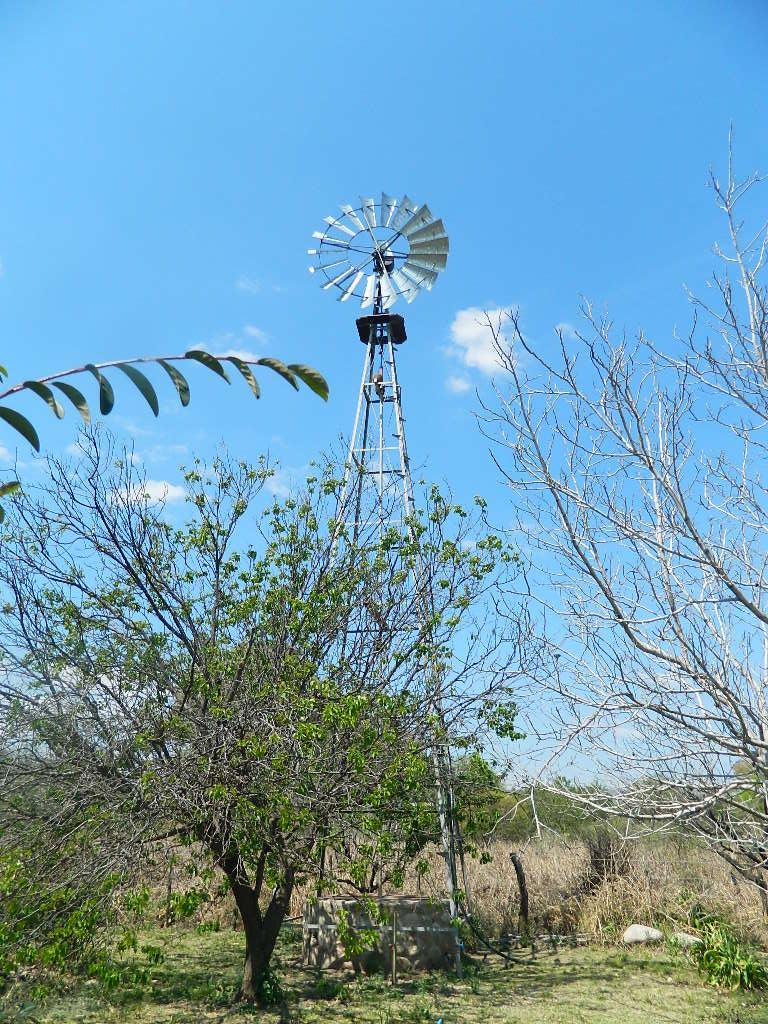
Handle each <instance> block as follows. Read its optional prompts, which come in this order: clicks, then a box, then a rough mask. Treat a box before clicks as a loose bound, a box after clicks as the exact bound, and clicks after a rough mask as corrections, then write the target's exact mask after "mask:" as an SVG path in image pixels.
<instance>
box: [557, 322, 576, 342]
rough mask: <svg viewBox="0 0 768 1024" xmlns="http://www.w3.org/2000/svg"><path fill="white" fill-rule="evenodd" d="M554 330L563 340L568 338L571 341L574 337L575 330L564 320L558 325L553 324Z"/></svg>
mask: <svg viewBox="0 0 768 1024" xmlns="http://www.w3.org/2000/svg"><path fill="white" fill-rule="evenodd" d="M555 330H556V331H557V333H558V334H562V335H563V337H564V338H570V339H571V340H573V339H574V338H575V337H576V328H575V327H574V326H573V324H569V323H568V322H567V321H565V320H562V321H561V322H560V323H559V324H555Z"/></svg>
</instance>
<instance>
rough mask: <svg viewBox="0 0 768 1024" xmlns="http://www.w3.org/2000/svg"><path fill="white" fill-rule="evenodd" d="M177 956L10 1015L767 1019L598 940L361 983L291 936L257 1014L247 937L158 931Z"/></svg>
mask: <svg viewBox="0 0 768 1024" xmlns="http://www.w3.org/2000/svg"><path fill="white" fill-rule="evenodd" d="M150 938H151V942H152V943H153V944H154V945H160V946H163V947H164V949H165V953H166V959H165V961H164V962H163V963H161V964H158V965H157V966H156V967H155V968H153V970H152V978H151V981H150V983H149V984H147V985H146V986H142V987H139V986H136V987H133V988H128V989H123V990H120V991H113V992H111V993H105V992H103V991H102V990H101V989H100V988H99V986H98V985H97V984H95V983H94V982H88V981H85V982H84V981H82V980H71V981H70V982H68V983H67V982H65V981H61V980H59V981H56V982H52V983H51V984H50V986H49V988H48V990H47V992H44V993H43V992H42V991H38V993H37V994H35V993H33V992H32V991H31V988H30V985H31V981H27V982H26V987H25V988H24V987H21V986H17V987H16V988H15V989H14V990H12V991H11V992H9V993H7V994H6V999H5V1003H4V1005H3V1007H2V1009H0V1020H2V1021H5V1022H14V1024H21V1022H26V1024H65V1022H66V1024H74V1022H77V1024H105V1022H113V1021H114V1022H115V1024H128V1022H131V1024H134V1022H135V1024H198V1022H201V1024H202V1022H216V1024H246V1022H247V1021H253V1020H260V1021H264V1024H279V1022H280V1024H282V1022H294V1024H320V1022H323V1024H342V1022H343V1024H352V1022H361V1024H428V1022H430V1021H431V1022H434V1021H436V1020H437V1018H438V1017H439V1016H442V1017H443V1020H444V1021H445V1024H592V1022H594V1024H768V999H766V996H765V994H763V995H760V994H759V993H758V994H744V993H724V992H718V991H715V990H713V989H711V988H708V987H707V986H706V985H704V983H703V982H702V981H701V979H700V978H699V977H698V976H697V975H696V973H695V971H694V970H693V968H692V967H691V966H690V965H689V964H688V963H687V961H686V960H685V959H684V958H683V957H682V956H681V955H679V954H674V953H672V952H669V951H666V950H659V951H653V952H652V951H649V950H638V951H634V950H632V951H627V952H623V951H620V950H616V949H610V948H601V947H591V948H580V949H562V950H560V951H557V952H553V951H543V952H539V953H537V955H536V957H535V959H534V960H532V961H531V962H529V963H525V964H519V965H518V964H515V965H510V966H505V965H503V964H501V963H500V962H499V961H498V960H494V961H491V960H489V961H488V962H487V963H486V964H483V963H482V962H480V961H478V962H476V963H475V964H474V965H471V966H470V968H469V970H468V973H467V977H466V978H465V979H464V980H463V981H461V982H459V981H457V980H456V979H455V978H452V977H450V976H447V975H425V976H421V977H411V978H405V979H403V980H402V982H401V983H400V984H399V985H398V986H397V987H395V988H392V986H390V985H389V984H388V983H387V982H386V981H385V979H383V978H366V979H363V980H361V981H355V980H354V979H353V978H352V977H341V976H339V975H338V974H334V973H331V972H328V973H325V974H323V975H322V976H318V974H317V973H316V972H314V971H311V970H308V969H304V968H302V967H301V964H300V961H299V956H300V949H299V947H298V946H297V944H296V943H295V941H291V939H290V937H288V936H286V937H285V938H284V940H283V941H282V943H281V946H280V949H279V955H278V960H279V964H278V971H279V973H280V975H281V978H282V980H283V982H284V985H285V988H286V991H287V993H288V1001H287V1005H286V1006H284V1007H282V1008H275V1009H274V1010H269V1011H258V1010H254V1009H251V1008H248V1007H244V1006H237V1005H233V1004H232V997H233V995H234V992H235V990H236V986H237V981H238V974H239V969H240V961H241V950H242V937H241V936H240V935H238V934H235V933H232V932H221V933H209V934H205V935H199V934H197V933H195V932H191V931H177V930H175V929H168V930H159V931H155V932H153V933H152V935H151V937H150Z"/></svg>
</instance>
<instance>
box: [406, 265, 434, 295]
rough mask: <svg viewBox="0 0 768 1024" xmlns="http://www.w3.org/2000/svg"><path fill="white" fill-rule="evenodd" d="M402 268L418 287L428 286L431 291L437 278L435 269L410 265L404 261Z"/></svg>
mask: <svg viewBox="0 0 768 1024" xmlns="http://www.w3.org/2000/svg"><path fill="white" fill-rule="evenodd" d="M401 269H402V272H403V274H404V275H405V276H406V277H407V278H408V280H409V281H410V282H411V285H412V286H413V285H415V286H416V287H417V288H426V289H427V291H429V290H430V289H431V288H432V285H433V284H434V283H435V281H436V280H437V272H436V271H434V270H425V269H423V268H414V267H409V266H408V264H407V263H404V264H403V266H402V268H401Z"/></svg>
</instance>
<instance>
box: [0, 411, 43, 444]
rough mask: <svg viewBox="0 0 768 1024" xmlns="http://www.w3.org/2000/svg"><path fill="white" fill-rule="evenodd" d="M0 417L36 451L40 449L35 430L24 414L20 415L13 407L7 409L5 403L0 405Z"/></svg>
mask: <svg viewBox="0 0 768 1024" xmlns="http://www.w3.org/2000/svg"><path fill="white" fill-rule="evenodd" d="M0 419H2V420H5V422H6V423H8V424H9V425H10V426H12V427H13V429H14V430H17V431H18V432H19V433H20V434H21V436H22V437H23V438H25V439H26V440H27V441H29V443H30V444H31V445H32V447H33V448H34V449H35V451H36V452H39V451H40V438H39V437H38V436H37V431H36V430H35V428H34V427H33V426H32V424H31V423H30V422H29V420H28V419H27V417H26V416H22V415H21V413H20V412H16V410H15V409H9V408H8V406H7V405H0Z"/></svg>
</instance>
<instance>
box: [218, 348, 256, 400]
mask: <svg viewBox="0 0 768 1024" xmlns="http://www.w3.org/2000/svg"><path fill="white" fill-rule="evenodd" d="M224 358H225V359H226V360H227V361H228V362H230V363H233V364H234V365H235V366H236V367H237V368H238V370H239V371H240V373H242V375H243V376H244V377H245V379H246V380H247V381H248V387H249V388H250V389H251V391H252V392H253V393H254V395H255V396H256V397H257V398H259V397H260V395H261V388H260V387H259V382H258V381H257V380H256V378H255V377H254V376H253V373H252V371H251V368H250V366H249V365H248V363H245V362H243V360H242V359H240V358H239V356H225V357H224Z"/></svg>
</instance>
